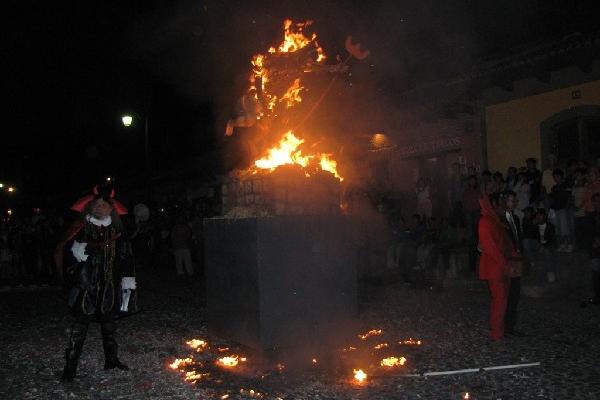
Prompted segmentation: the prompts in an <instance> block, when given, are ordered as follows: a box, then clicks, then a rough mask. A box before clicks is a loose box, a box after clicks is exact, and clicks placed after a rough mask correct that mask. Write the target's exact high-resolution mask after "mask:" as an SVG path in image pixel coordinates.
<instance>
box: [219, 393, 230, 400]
mask: <svg viewBox="0 0 600 400" xmlns="http://www.w3.org/2000/svg"><path fill="white" fill-rule="evenodd" d="M228 398H229V395H228V394H224V395H223V396H221V400H227V399H228Z"/></svg>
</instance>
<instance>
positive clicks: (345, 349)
mask: <svg viewBox="0 0 600 400" xmlns="http://www.w3.org/2000/svg"><path fill="white" fill-rule="evenodd" d="M354 350H356V347H352V346H350V347H346V348H344V349H342V351H344V352H348V351H354Z"/></svg>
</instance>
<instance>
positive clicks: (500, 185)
mask: <svg viewBox="0 0 600 400" xmlns="http://www.w3.org/2000/svg"><path fill="white" fill-rule="evenodd" d="M491 190H493V192H492V193H502V192H504V191H505V190H506V182H505V181H504V177H503V176H502V173H501V172H500V171H496V172H494V175H492V189H491Z"/></svg>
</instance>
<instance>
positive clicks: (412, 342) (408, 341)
mask: <svg viewBox="0 0 600 400" xmlns="http://www.w3.org/2000/svg"><path fill="white" fill-rule="evenodd" d="M398 344H399V345H403V346H420V345H421V341H420V340H415V339H413V338H408V339H406V340H400V341H399V342H398Z"/></svg>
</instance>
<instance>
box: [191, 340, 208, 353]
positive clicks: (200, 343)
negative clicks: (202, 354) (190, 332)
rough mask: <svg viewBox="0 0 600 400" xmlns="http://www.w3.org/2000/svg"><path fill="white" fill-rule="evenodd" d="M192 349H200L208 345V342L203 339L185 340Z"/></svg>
mask: <svg viewBox="0 0 600 400" xmlns="http://www.w3.org/2000/svg"><path fill="white" fill-rule="evenodd" d="M185 343H186V344H187V345H188V346H190V347H191V348H192V349H196V350H197V351H202V350H203V349H206V348H207V347H208V343H207V342H206V341H205V340H200V339H192V340H188V341H187V342H185Z"/></svg>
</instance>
